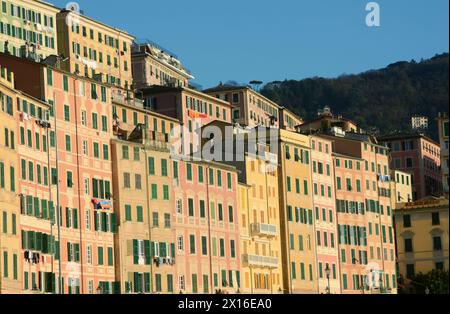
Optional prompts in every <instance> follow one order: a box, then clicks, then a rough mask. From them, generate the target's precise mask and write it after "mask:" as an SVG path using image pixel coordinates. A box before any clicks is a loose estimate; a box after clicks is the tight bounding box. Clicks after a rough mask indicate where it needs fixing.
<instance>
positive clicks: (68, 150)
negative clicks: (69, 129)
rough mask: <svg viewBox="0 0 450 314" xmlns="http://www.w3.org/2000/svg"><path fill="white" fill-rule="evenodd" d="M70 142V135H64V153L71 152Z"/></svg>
mask: <svg viewBox="0 0 450 314" xmlns="http://www.w3.org/2000/svg"><path fill="white" fill-rule="evenodd" d="M71 151H72V147H71V142H70V135H66V152H71Z"/></svg>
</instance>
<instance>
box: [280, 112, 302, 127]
mask: <svg viewBox="0 0 450 314" xmlns="http://www.w3.org/2000/svg"><path fill="white" fill-rule="evenodd" d="M279 121H280V128H281V129H283V130H287V131H291V132H296V131H297V127H298V126H299V125H301V124H302V123H303V119H302V118H300V117H298V116H297V115H296V114H294V113H293V112H292V111H290V110H288V109H286V108H284V107H281V108H280V110H279Z"/></svg>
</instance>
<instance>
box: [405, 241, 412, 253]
mask: <svg viewBox="0 0 450 314" xmlns="http://www.w3.org/2000/svg"><path fill="white" fill-rule="evenodd" d="M412 251H413V242H412V239H405V252H408V253H411V252H412Z"/></svg>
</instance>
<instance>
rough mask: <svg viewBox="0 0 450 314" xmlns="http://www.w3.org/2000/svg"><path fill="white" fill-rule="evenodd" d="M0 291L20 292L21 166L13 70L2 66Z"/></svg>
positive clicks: (0, 77)
mask: <svg viewBox="0 0 450 314" xmlns="http://www.w3.org/2000/svg"><path fill="white" fill-rule="evenodd" d="M0 74H1V75H0V103H1V108H0V121H1V126H0V133H1V136H0V150H1V155H0V215H1V216H0V218H1V219H0V221H1V229H0V294H2V293H5V294H7V293H10V294H17V293H20V292H21V290H22V289H21V288H22V287H21V283H22V274H21V271H20V268H21V255H22V252H21V250H20V236H19V234H20V226H19V223H20V209H19V208H20V207H19V198H18V197H17V195H18V194H19V182H18V175H19V167H18V153H17V146H18V143H17V140H16V139H17V137H16V134H17V133H16V132H17V131H16V125H17V122H16V121H17V119H18V118H19V117H18V114H17V111H16V109H15V105H16V99H17V96H18V93H17V92H16V90H15V87H14V73H13V72H12V71H10V70H8V69H6V68H4V67H3V66H0Z"/></svg>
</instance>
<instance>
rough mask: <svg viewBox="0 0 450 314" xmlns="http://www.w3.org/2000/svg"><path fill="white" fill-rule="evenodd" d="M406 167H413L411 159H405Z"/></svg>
mask: <svg viewBox="0 0 450 314" xmlns="http://www.w3.org/2000/svg"><path fill="white" fill-rule="evenodd" d="M406 167H407V168H412V167H413V160H412V158H406Z"/></svg>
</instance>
